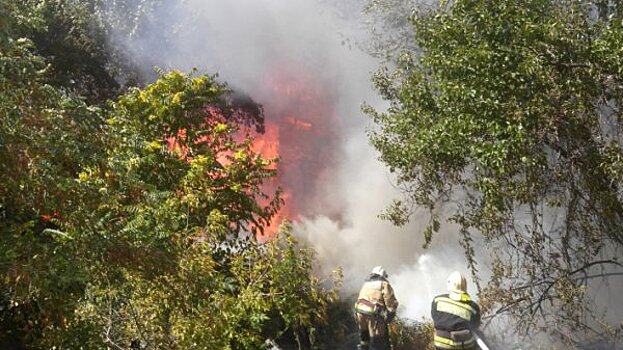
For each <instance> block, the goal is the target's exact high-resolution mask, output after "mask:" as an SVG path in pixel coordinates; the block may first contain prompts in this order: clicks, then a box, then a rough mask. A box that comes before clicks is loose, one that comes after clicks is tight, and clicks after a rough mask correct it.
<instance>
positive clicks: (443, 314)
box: [431, 291, 480, 350]
mask: <svg viewBox="0 0 623 350" xmlns="http://www.w3.org/2000/svg"><path fill="white" fill-rule="evenodd" d="M431 315H432V317H433V323H434V326H435V348H436V349H444V350H445V349H476V348H477V347H476V338H475V337H474V334H473V332H472V330H476V329H477V328H478V326H480V307H478V304H476V303H475V302H474V301H472V299H471V298H470V297H469V295H468V294H467V293H465V292H460V291H457V292H451V293H450V294H442V295H438V296H436V297H435V299H434V300H433V304H432V307H431Z"/></svg>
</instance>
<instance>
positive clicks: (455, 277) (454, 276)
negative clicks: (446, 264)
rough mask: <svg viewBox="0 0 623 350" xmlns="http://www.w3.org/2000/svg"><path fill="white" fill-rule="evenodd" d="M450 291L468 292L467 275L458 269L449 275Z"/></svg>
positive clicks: (448, 285)
mask: <svg viewBox="0 0 623 350" xmlns="http://www.w3.org/2000/svg"><path fill="white" fill-rule="evenodd" d="M447 287H448V292H463V293H467V280H466V279H465V276H463V274H461V273H460V272H458V271H454V272H453V273H451V274H450V276H448V284H447Z"/></svg>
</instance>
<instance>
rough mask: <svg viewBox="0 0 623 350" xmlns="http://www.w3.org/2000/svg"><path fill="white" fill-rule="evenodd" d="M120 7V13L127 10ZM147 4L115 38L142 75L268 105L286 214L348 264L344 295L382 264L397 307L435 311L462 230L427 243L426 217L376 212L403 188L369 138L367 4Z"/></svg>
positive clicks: (302, 0)
mask: <svg viewBox="0 0 623 350" xmlns="http://www.w3.org/2000/svg"><path fill="white" fill-rule="evenodd" d="M119 2H120V1H118V0H115V1H113V2H111V6H110V11H111V12H115V11H126V10H127V8H128V7H127V6H125V7H121V6H118V5H119ZM125 4H127V2H125ZM141 11H142V13H147V14H148V16H144V17H141V18H145V19H140V18H139V19H138V22H137V26H136V27H135V28H130V29H131V30H130V29H126V33H124V34H123V35H122V34H118V35H116V36H115V40H116V41H117V44H120V45H122V46H123V47H124V48H125V50H127V52H128V55H129V56H131V57H133V59H134V60H138V61H139V62H141V64H140V65H139V66H141V67H144V68H145V71H144V72H143V73H144V75H145V76H150V75H152V74H153V67H160V68H162V69H164V70H165V71H166V70H168V69H177V70H183V71H189V70H191V69H193V68H197V69H198V70H199V72H207V73H210V74H212V73H218V74H219V78H220V80H222V81H226V82H228V83H229V84H230V85H231V86H232V87H233V88H235V89H237V90H241V91H243V92H245V93H247V94H249V95H250V96H251V97H252V98H253V99H254V100H255V101H257V102H259V103H261V104H262V105H263V106H264V108H265V112H266V122H267V135H266V137H272V138H273V139H275V138H276V139H278V140H277V141H276V142H277V143H278V148H279V154H280V156H281V157H282V164H281V165H280V178H279V182H280V185H282V186H283V187H284V188H285V190H286V194H287V195H286V200H287V201H288V203H289V204H288V206H287V208H288V212H287V213H286V214H288V215H289V216H292V219H294V223H295V226H294V227H295V233H296V234H297V236H298V237H300V238H302V239H304V240H305V241H307V242H309V243H310V244H311V246H312V247H313V248H314V249H315V250H316V251H317V257H318V260H319V261H320V264H321V265H322V266H321V269H322V270H323V272H327V271H330V270H332V269H334V268H336V267H338V266H339V267H342V268H343V272H344V290H343V292H344V293H345V294H352V293H355V292H356V291H357V289H358V287H359V286H360V284H361V282H362V281H363V279H364V278H365V277H366V276H367V274H368V273H369V271H370V270H371V269H372V267H374V266H376V265H383V266H384V267H385V268H386V270H387V271H388V272H389V279H390V281H391V282H392V284H393V286H394V288H395V291H396V294H397V297H398V299H399V301H400V302H401V307H400V309H399V314H400V315H401V316H403V317H409V318H413V319H421V318H423V317H427V316H428V315H429V307H430V301H431V299H432V297H433V296H434V295H435V294H438V293H441V292H443V291H444V290H445V277H446V276H447V275H448V274H449V273H450V272H451V271H452V270H455V269H458V270H460V271H463V272H467V269H466V267H465V265H464V264H465V263H464V258H463V253H462V251H461V250H460V248H459V245H458V243H457V241H456V239H455V238H454V237H456V235H455V234H452V233H451V232H448V233H444V234H441V235H439V236H438V237H436V238H435V242H434V243H435V244H433V247H432V248H430V249H428V250H423V249H422V248H421V247H422V244H423V238H421V236H422V235H421V232H422V225H421V224H420V223H419V220H417V217H416V218H415V220H412V223H411V224H410V225H409V226H407V227H403V228H396V227H394V226H392V225H391V224H390V223H388V222H385V221H382V220H381V219H379V218H378V214H379V213H380V212H381V211H382V210H383V209H384V208H385V207H386V206H387V205H388V204H389V203H390V200H391V199H392V198H394V197H395V196H396V195H397V190H396V189H395V188H394V187H393V185H392V179H391V175H390V174H389V173H388V171H387V169H386V168H385V167H384V166H383V165H382V164H381V163H380V162H379V161H378V160H377V154H376V152H375V151H374V150H373V148H372V147H371V146H370V145H369V143H368V139H367V136H366V134H365V130H366V128H367V127H368V126H369V125H368V124H369V121H368V119H367V118H366V117H365V116H364V115H363V114H362V112H361V110H360V106H361V104H362V103H363V102H364V101H365V102H367V103H369V104H371V105H372V106H374V107H377V108H379V109H382V108H384V106H383V104H382V102H381V101H380V99H379V98H378V97H377V95H376V93H375V92H374V91H373V89H372V87H371V83H370V76H371V74H372V73H373V72H374V70H375V69H376V68H377V66H378V62H377V61H375V60H374V59H373V58H372V57H371V56H370V55H368V54H366V53H364V52H362V51H361V50H359V49H358V48H357V46H356V45H354V44H353V43H356V42H358V41H364V40H365V38H364V37H363V35H364V31H363V30H362V23H363V22H362V18H361V15H362V5H361V2H359V1H355V0H348V1H328V0H324V1H323V0H316V1H310V0H288V1H269V0H237V1H228V2H225V1H217V0H187V1H162V2H161V3H159V4H158V5H155V6H153V7H151V8H145V7H143V8H140V7H139V11H138V12H137V16H139V15H140V14H141ZM118 15H127V14H124V13H118ZM128 33H129V35H128ZM152 76H153V75H152ZM439 240H441V241H442V242H439ZM471 290H472V291H473V288H471Z"/></svg>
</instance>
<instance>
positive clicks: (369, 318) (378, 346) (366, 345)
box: [355, 266, 398, 350]
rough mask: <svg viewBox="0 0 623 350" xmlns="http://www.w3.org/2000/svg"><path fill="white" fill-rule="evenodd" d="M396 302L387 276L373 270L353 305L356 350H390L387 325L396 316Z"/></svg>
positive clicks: (383, 272) (379, 268)
mask: <svg viewBox="0 0 623 350" xmlns="http://www.w3.org/2000/svg"><path fill="white" fill-rule="evenodd" d="M397 308H398V300H396V296H395V295H394V290H393V288H392V286H391V285H390V284H389V282H388V281H387V272H385V269H384V268H383V267H382V266H376V267H374V268H373V269H372V273H371V274H370V276H368V278H366V280H365V282H364V284H363V286H362V287H361V290H360V291H359V297H358V298H357V302H355V319H356V321H357V325H358V327H359V345H358V346H357V349H358V350H390V349H391V345H390V342H389V329H388V324H389V323H390V322H391V321H392V320H393V319H394V317H395V316H396V309H397Z"/></svg>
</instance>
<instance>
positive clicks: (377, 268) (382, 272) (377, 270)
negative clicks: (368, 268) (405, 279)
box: [372, 265, 387, 278]
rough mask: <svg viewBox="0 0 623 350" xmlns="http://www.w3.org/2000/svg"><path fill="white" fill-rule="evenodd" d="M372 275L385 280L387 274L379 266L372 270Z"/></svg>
mask: <svg viewBox="0 0 623 350" xmlns="http://www.w3.org/2000/svg"><path fill="white" fill-rule="evenodd" d="M372 274H374V275H379V276H381V277H383V278H387V272H385V269H384V268H383V266H381V265H379V266H375V267H374V268H373V269H372Z"/></svg>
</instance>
